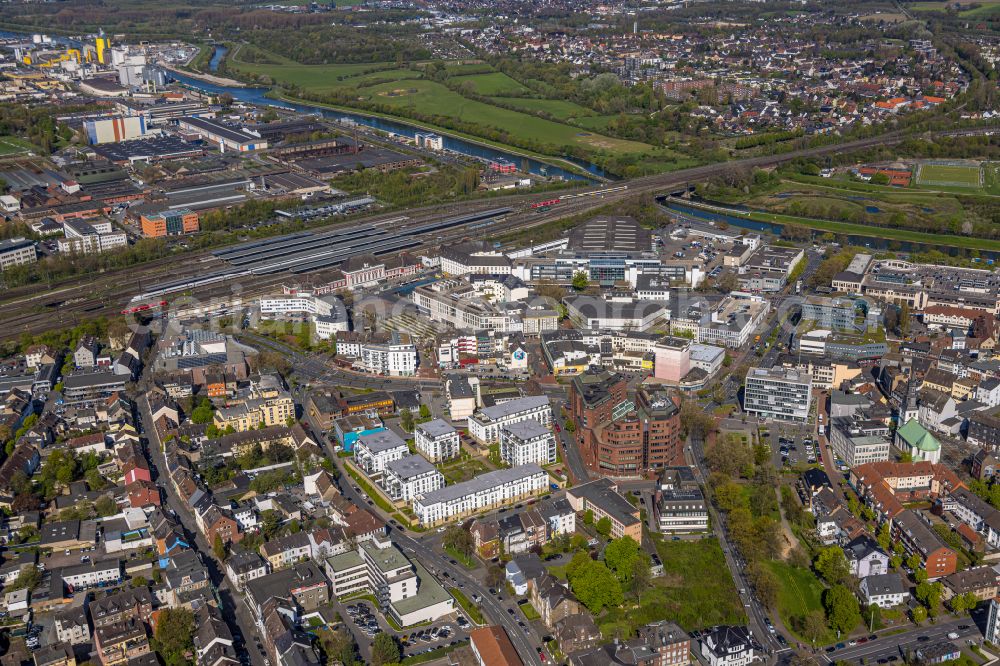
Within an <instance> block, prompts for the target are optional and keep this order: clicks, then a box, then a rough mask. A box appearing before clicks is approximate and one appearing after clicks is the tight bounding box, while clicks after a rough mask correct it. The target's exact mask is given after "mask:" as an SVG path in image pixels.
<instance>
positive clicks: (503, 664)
mask: <svg viewBox="0 0 1000 666" xmlns="http://www.w3.org/2000/svg"><path fill="white" fill-rule="evenodd" d="M469 645H470V646H471V647H472V654H473V655H474V657H475V659H476V664H477V666H524V662H523V661H521V657H519V656H518V654H517V650H516V649H515V648H514V644H513V643H511V642H510V638H508V637H507V632H505V631H504V630H503V627H499V626H489V627H480V628H478V629H473V630H472V631H471V632H469Z"/></svg>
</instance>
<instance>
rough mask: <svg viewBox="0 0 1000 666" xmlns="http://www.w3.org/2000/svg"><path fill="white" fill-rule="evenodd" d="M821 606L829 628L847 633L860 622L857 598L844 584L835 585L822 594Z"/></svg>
mask: <svg viewBox="0 0 1000 666" xmlns="http://www.w3.org/2000/svg"><path fill="white" fill-rule="evenodd" d="M823 607H824V608H825V609H826V617H827V619H828V620H829V622H830V628H832V629H833V630H834V631H837V632H839V633H841V634H849V633H850V632H851V631H852V630H853V629H854V627H856V626H858V624H859V623H860V622H861V610H860V608H859V607H858V600H857V598H856V597H855V596H854V594H853V593H852V592H851V591H850V590H849V589H847V587H846V586H844V585H835V586H833V587H831V588H830V589H828V590H827V591H826V592H825V593H824V594H823Z"/></svg>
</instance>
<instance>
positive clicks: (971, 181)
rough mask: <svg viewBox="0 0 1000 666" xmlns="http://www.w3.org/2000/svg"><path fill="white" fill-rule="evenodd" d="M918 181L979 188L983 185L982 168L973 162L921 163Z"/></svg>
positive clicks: (922, 183) (929, 183) (927, 183)
mask: <svg viewBox="0 0 1000 666" xmlns="http://www.w3.org/2000/svg"><path fill="white" fill-rule="evenodd" d="M917 183H918V184H920V185H950V186H953V187H969V188H977V189H978V188H979V187H981V186H982V168H981V167H979V166H973V165H971V164H968V165H959V164H934V163H928V164H921V165H920V168H919V170H918V172H917Z"/></svg>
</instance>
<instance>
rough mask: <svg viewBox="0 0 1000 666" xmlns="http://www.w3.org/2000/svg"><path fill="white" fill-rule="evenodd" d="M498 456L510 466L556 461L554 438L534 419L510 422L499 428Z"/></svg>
mask: <svg viewBox="0 0 1000 666" xmlns="http://www.w3.org/2000/svg"><path fill="white" fill-rule="evenodd" d="M500 458H501V459H502V460H503V461H504V462H506V463H507V464H508V465H511V466H512V467H517V466H519V465H527V464H528V463H538V464H539V465H548V464H551V463H554V462H555V461H556V438H555V435H554V434H553V433H552V431H551V430H549V429H548V428H547V427H545V426H543V425H542V424H541V423H539V422H538V421H536V420H534V419H527V420H525V421H518V422H516V423H510V424H507V425H505V426H504V427H503V428H501V429H500Z"/></svg>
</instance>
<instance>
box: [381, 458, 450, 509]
mask: <svg viewBox="0 0 1000 666" xmlns="http://www.w3.org/2000/svg"><path fill="white" fill-rule="evenodd" d="M381 483H382V487H383V488H384V489H385V492H386V494H387V495H389V497H390V498H392V499H393V500H394V501H397V502H410V501H412V500H414V499H415V498H417V497H421V496H423V495H426V494H427V493H429V492H432V491H435V490H438V489H439V488H444V485H445V480H444V475H442V474H441V472H439V471H438V470H437V468H436V467H434V465H432V464H431V463H429V462H427V459H426V458H424V457H423V456H419V455H412V456H411V455H406V456H403V457H402V458H399V459H398V460H391V461H389V462H388V463H386V465H385V470H384V472H383V473H382V481H381Z"/></svg>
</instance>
